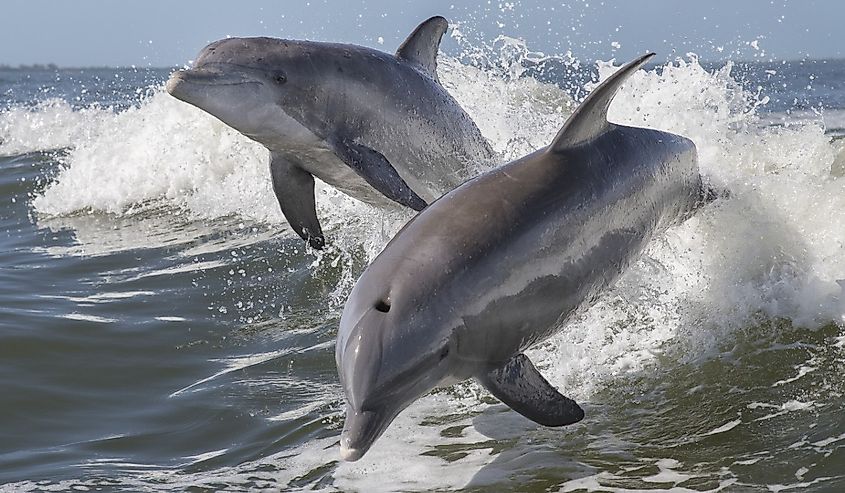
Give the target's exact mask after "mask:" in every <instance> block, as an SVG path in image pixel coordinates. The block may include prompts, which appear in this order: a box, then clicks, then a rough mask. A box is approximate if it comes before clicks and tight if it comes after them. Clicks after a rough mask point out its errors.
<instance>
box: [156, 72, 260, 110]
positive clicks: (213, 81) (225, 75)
mask: <svg viewBox="0 0 845 493" xmlns="http://www.w3.org/2000/svg"><path fill="white" fill-rule="evenodd" d="M244 84H260V82H259V81H258V79H255V78H252V77H249V76H248V75H247V74H245V73H244V72H243V70H240V69H234V70H229V67H228V66H226V65H220V64H218V65H212V66H210V67H206V66H203V67H200V68H193V69H187V70H177V71H175V72H173V74H171V76H170V78H169V79H168V80H167V85H166V86H165V88H166V89H167V92H168V93H170V95H171V96H173V97H175V98H177V99H181V100H183V101H187V102H189V103H192V100H193V99H196V97H197V96H198V95H202V96H207V95H208V91H209V89H211V88H213V87H220V86H240V85H244ZM192 104H193V103H192Z"/></svg>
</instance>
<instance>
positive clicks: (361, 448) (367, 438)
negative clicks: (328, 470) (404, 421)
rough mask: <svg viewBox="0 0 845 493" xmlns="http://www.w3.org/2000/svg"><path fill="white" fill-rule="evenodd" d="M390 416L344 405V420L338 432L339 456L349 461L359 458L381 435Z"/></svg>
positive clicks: (390, 419)
mask: <svg viewBox="0 0 845 493" xmlns="http://www.w3.org/2000/svg"><path fill="white" fill-rule="evenodd" d="M390 421H392V417H391V416H385V414H384V413H382V412H376V411H356V410H355V409H354V408H353V407H352V406H350V405H347V406H346V421H345V422H344V424H343V432H342V433H341V434H340V457H341V458H342V459H343V460H345V461H349V462H354V461H356V460H358V459H360V458H361V457H362V456H363V455H364V454H365V453H367V451H368V450H369V449H370V447H371V446H372V445H373V443H374V442H375V441H376V439H378V437H380V436H381V434H382V433H383V432H384V430H385V428H387V425H388V424H389V423H390Z"/></svg>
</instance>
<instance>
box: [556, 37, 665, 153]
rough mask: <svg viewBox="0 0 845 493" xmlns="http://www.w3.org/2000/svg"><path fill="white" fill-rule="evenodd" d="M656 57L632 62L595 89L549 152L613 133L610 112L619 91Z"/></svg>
mask: <svg viewBox="0 0 845 493" xmlns="http://www.w3.org/2000/svg"><path fill="white" fill-rule="evenodd" d="M653 56H654V53H649V54H647V55H643V56H641V57H639V58H637V59H636V60H634V61H632V62H628V63H627V64H625V65H623V66H622V68H620V69H619V70H617V71H616V73H614V74H613V75H611V76H610V77H608V78H607V80H605V81H604V82H602V83H601V84H600V85H599V86H598V87H597V88H595V89H593V92H591V93H590V95H589V96H587V98H586V99H584V102H583V103H581V105H580V106H578V108H576V109H575V111H574V112H573V113H572V115H570V116H569V118H568V119H567V120H566V123H564V124H563V128H561V129H560V131H559V132H558V133H557V135H556V136H555V138H554V140H552V143H551V145H549V149H550V150H552V151H563V150H566V149H569V148H572V147H578V146H580V145H583V144H585V143H587V142H589V141H591V140H593V139H595V138H596V137H598V136H600V135H602V134H603V133H605V132H607V131H608V130H610V129H611V128H612V127H611V124H610V123H608V121H607V110H608V108H610V102H611V101H613V97H614V96H616V92H617V91H618V90H619V88H620V87H622V84H623V83H625V81H626V80H628V77H630V76H631V74H633V73H634V72H636V71H637V69H639V68H640V67H642V66H643V64H645V63H646V62H647V61H649V59H651V57H653Z"/></svg>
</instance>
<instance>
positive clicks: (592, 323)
mask: <svg viewBox="0 0 845 493" xmlns="http://www.w3.org/2000/svg"><path fill="white" fill-rule="evenodd" d="M622 61H624V60H620V62H622ZM613 67H614V64H613V63H611V62H599V63H589V62H586V61H578V60H573V59H571V57H567V56H562V57H546V56H538V55H537V54H534V53H531V52H530V50H529V49H528V48H527V47H526V46H525V45H524V44H523V43H520V42H518V41H516V40H512V39H508V38H500V39H498V40H496V41H495V42H493V43H491V44H490V45H489V46H488V47H487V48H485V49H483V50H481V49H478V50H474V49H466V50H465V51H464V52H463V53H462V54H461V56H458V57H444V59H443V60H442V61H441V64H440V69H439V70H440V78H441V80H442V81H443V83H444V84H445V85H446V86H447V87H448V89H449V90H450V91H451V92H452V93H453V94H454V95H455V97H456V98H457V99H458V100H459V101H460V102H461V103H462V104H463V105H464V107H465V108H466V109H467V111H468V112H469V113H470V114H471V115H472V116H473V117H474V118H475V119H476V121H477V122H478V124H479V127H480V128H481V130H482V132H483V133H484V135H485V136H486V137H487V138H488V139H490V141H491V142H492V144H493V145H494V148H495V149H496V150H497V152H499V153H500V154H501V160H502V161H503V162H504V161H506V160H510V159H513V158H515V157H519V156H521V155H524V154H526V153H528V152H530V151H532V150H534V149H537V148H539V147H542V146H545V145H546V144H547V143H548V142H549V141H550V139H551V138H552V136H553V135H554V134H555V133H556V132H557V130H558V129H559V127H560V126H561V125H562V123H563V122H564V121H565V119H566V117H567V116H568V115H569V114H570V113H571V111H572V109H573V108H574V106H575V105H576V104H577V101H579V100H580V99H582V98H583V97H584V95H585V94H586V93H587V91H589V90H590V89H591V88H592V87H593V86H594V85H595V81H596V80H597V77H606V76H607V75H608V74H610V73H611V71H612V70H613ZM168 73H169V70H168V69H161V70H159V69H144V70H141V69H139V70H134V69H86V70H2V71H0V224H2V227H0V484H2V485H4V486H3V489H5V490H11V491H56V490H72V489H73V490H83V491H85V490H109V491H114V490H125V491H184V490H190V491H216V490H228V491H242V490H259V489H265V488H266V489H271V490H279V489H282V490H309V491H312V490H316V491H362V492H371V491H431V490H436V491H452V490H458V489H466V490H469V491H505V490H518V491H564V492H568V491H614V492H640V491H652V490H654V491H675V492H693V491H694V492H698V491H711V492H712V491H774V492H779V491H815V492H822V491H824V492H827V491H845V419H843V417H845V379H843V374H845V291H844V290H845V150H843V149H845V140H842V139H840V136H842V135H843V134H845V61H808V62H780V61H776V62H765V63H764V62H756V63H753V64H741V63H719V64H703V63H701V62H699V61H698V60H697V59H696V58H695V57H694V56H687V57H685V58H681V59H677V60H674V61H672V62H670V63H665V64H658V65H652V66H649V67H648V68H647V70H644V71H640V72H638V73H637V74H635V76H634V77H633V78H632V79H631V81H630V82H629V83H628V84H627V85H626V86H625V87H624V88H623V90H622V91H621V93H620V94H619V96H618V97H617V98H616V100H615V102H614V103H613V106H612V107H611V111H610V118H611V120H613V121H616V122H620V123H626V124H632V125H641V126H648V127H654V128H659V129H662V130H667V131H672V132H676V133H680V134H683V135H685V136H688V137H690V138H691V139H693V140H694V141H695V143H696V145H697V146H698V149H699V155H700V162H701V169H702V173H703V175H704V176H705V177H706V179H707V180H708V181H709V182H710V183H712V184H713V185H714V186H716V187H719V188H722V189H725V190H728V191H729V192H730V195H729V197H728V198H723V199H720V200H717V201H716V202H713V203H712V204H710V205H708V206H707V207H705V208H704V209H703V210H701V211H700V212H699V213H698V214H697V215H696V216H695V217H693V218H691V219H690V220H689V221H687V222H686V223H685V224H683V225H681V226H679V227H676V228H674V229H672V230H670V231H669V232H668V233H667V234H666V235H665V237H663V238H661V239H660V240H659V241H656V242H654V244H652V245H651V247H650V248H649V250H648V251H647V253H646V255H644V256H643V258H642V259H641V260H640V261H639V262H637V263H636V264H635V265H633V266H632V267H631V268H630V270H629V271H628V272H627V273H626V274H625V275H624V276H623V277H622V279H621V280H620V281H619V282H618V283H617V285H616V286H615V287H614V288H612V289H611V290H609V291H608V292H606V293H605V295H604V296H603V297H602V298H601V299H600V300H599V302H598V303H597V304H596V305H595V306H594V307H592V308H591V309H590V310H589V311H587V312H586V313H585V314H584V315H583V316H581V317H580V318H579V319H578V320H577V321H576V322H575V323H572V324H570V325H569V326H567V327H566V328H564V330H562V331H561V332H560V334H559V335H558V336H556V337H555V338H553V339H552V340H550V341H547V342H545V343H543V344H541V345H540V346H538V347H536V348H534V349H533V350H532V351H530V356H531V357H532V359H533V360H534V361H535V362H537V364H538V366H539V367H540V368H541V369H542V371H543V373H544V374H545V375H546V376H547V377H548V379H549V380H550V381H551V382H552V383H553V384H555V385H556V386H558V387H559V388H560V389H561V390H562V391H563V392H564V393H565V394H567V395H569V396H571V397H573V398H575V399H576V400H577V401H578V402H580V403H581V404H582V406H583V407H584V408H585V410H586V414H587V417H586V418H585V419H584V420H583V421H582V422H581V423H578V424H576V425H573V426H570V427H566V428H561V429H548V428H543V427H540V426H537V425H535V424H533V423H531V422H530V421H528V420H526V419H524V418H522V417H521V416H519V415H518V414H516V413H514V412H512V411H510V410H509V409H508V408H506V407H504V406H503V405H501V404H499V403H497V402H496V401H495V400H494V399H492V398H490V397H489V395H488V394H487V393H486V391H485V390H484V389H483V388H481V387H480V386H478V385H477V384H475V383H473V382H465V383H462V384H459V385H457V386H455V387H452V388H449V389H443V390H439V391H435V392H434V393H432V394H430V395H428V396H426V397H424V398H423V399H421V400H419V401H418V402H416V403H415V404H413V405H412V406H411V407H410V408H409V409H407V410H406V411H405V412H403V413H402V414H401V415H400V416H399V417H398V418H397V419H396V421H395V422H394V423H393V425H392V426H391V427H390V428H389V429H388V431H387V432H386V433H385V435H384V436H383V437H382V438H381V439H380V440H379V441H378V442H377V443H376V445H375V446H374V447H373V449H372V450H371V451H370V452H369V453H368V454H367V455H366V456H365V457H364V458H363V459H362V460H361V461H359V462H356V463H344V462H341V461H340V458H339V451H338V437H339V434H340V430H341V428H342V423H343V406H342V403H343V395H342V391H341V388H340V386H339V384H338V380H337V374H336V370H335V363H334V340H335V335H336V330H337V325H338V322H339V319H340V313H341V309H342V306H343V303H344V301H345V297H346V295H347V294H348V293H349V291H350V289H351V287H352V285H353V283H354V281H355V279H356V277H357V276H358V275H359V274H360V272H361V271H362V270H363V268H364V267H365V266H366V264H367V262H368V260H369V259H372V258H373V257H374V256H375V255H376V254H377V253H378V252H379V251H380V249H381V248H382V247H383V246H384V245H385V244H386V242H387V241H388V240H389V238H390V237H391V235H392V234H393V233H394V232H395V231H397V230H398V228H400V227H401V225H402V224H403V223H404V222H405V221H407V220H408V219H409V218H410V217H411V215H410V213H396V212H393V213H386V212H384V211H381V210H379V209H375V208H372V207H369V206H367V205H365V204H362V203H360V202H357V201H355V200H353V199H350V198H348V197H346V196H344V195H342V194H340V193H338V192H336V191H334V190H333V189H331V188H328V187H324V186H322V185H319V184H318V193H317V196H318V213H319V215H320V217H321V218H322V220H323V223H324V229H325V230H326V233H327V237H328V239H329V241H330V246H329V248H327V249H326V250H325V251H324V252H315V251H313V250H308V249H306V248H304V246H303V243H302V242H301V241H300V240H299V238H298V237H296V236H295V234H293V233H292V232H291V231H290V229H289V228H288V227H287V225H286V223H285V222H284V219H283V218H282V216H281V214H280V212H279V210H278V205H277V204H276V201H275V198H274V197H273V193H272V190H271V187H270V181H269V173H268V171H267V166H268V165H267V161H268V156H267V152H266V151H265V150H264V149H263V148H262V147H260V146H259V145H257V144H255V143H253V142H251V141H249V140H247V139H245V138H244V137H242V136H240V135H239V134H238V133H237V132H235V131H233V130H231V129H229V128H227V127H226V126H224V125H223V124H222V123H220V122H218V121H216V120H215V119H214V118H212V117H210V116H208V115H206V114H204V113H203V112H201V111H199V110H197V109H195V108H193V107H191V106H188V105H186V104H184V103H181V102H179V101H177V100H175V99H173V98H171V97H170V96H168V95H167V94H166V93H165V92H164V91H163V82H164V80H166V78H167V76H168Z"/></svg>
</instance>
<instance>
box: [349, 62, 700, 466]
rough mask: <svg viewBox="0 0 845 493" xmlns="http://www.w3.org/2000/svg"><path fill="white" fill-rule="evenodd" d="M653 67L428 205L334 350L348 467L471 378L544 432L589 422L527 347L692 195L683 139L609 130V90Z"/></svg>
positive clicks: (684, 211)
mask: <svg viewBox="0 0 845 493" xmlns="http://www.w3.org/2000/svg"><path fill="white" fill-rule="evenodd" d="M650 57H651V55H647V56H644V57H642V58H640V59H638V60H636V61H634V62H631V63H629V64H628V65H626V66H624V67H623V68H621V69H620V70H619V71H618V72H617V73H616V74H614V75H613V76H612V77H610V78H609V79H608V80H606V81H605V82H604V83H603V84H602V85H601V86H600V87H598V88H597V89H596V90H594V91H593V92H592V93H591V94H590V95H589V96H588V97H587V99H586V100H585V101H584V103H583V104H582V105H581V106H580V107H579V108H578V109H577V110H576V111H575V113H574V114H573V115H572V116H571V117H570V118H569V120H568V121H567V122H566V124H565V125H564V127H563V128H562V129H561V131H560V132H559V133H558V135H557V136H556V137H555V139H554V141H553V142H552V144H551V145H550V146H549V147H547V148H545V149H541V150H539V151H537V152H534V153H533V154H530V155H528V156H525V157H523V158H521V159H518V160H516V161H513V162H511V163H508V164H506V165H504V166H502V167H500V168H498V169H495V170H493V171H490V172H488V173H486V174H483V175H481V176H479V177H477V178H475V179H473V180H471V181H469V182H467V183H465V184H463V185H462V186H460V187H458V188H457V189H456V190H454V191H452V192H450V193H448V194H446V195H445V196H443V197H442V198H440V199H439V200H437V201H436V202H434V203H433V204H431V205H430V206H429V207H428V208H426V209H425V210H424V211H423V212H421V213H420V214H419V215H418V216H416V217H415V218H413V219H412V220H411V221H410V222H409V223H408V224H407V225H406V226H405V227H404V228H403V229H402V230H401V231H400V232H399V233H398V234H397V235H396V236H395V237H394V238H393V239H392V240H391V241H390V243H388V245H387V246H386V247H385V249H384V251H382V252H381V254H380V255H379V256H378V257H377V258H376V259H375V260H374V261H373V262H372V264H371V265H370V266H369V267H367V269H366V270H365V271H364V273H363V274H362V275H361V278H360V279H359V280H358V282H357V284H356V285H355V287H354V289H353V290H352V293H351V294H350V297H349V300H348V301H347V303H346V306H345V307H344V311H343V315H342V318H341V321H340V331H339V334H338V340H337V348H336V359H337V366H338V371H339V374H340V380H341V382H342V384H343V388H344V391H345V394H346V402H347V407H346V422H345V425H344V428H343V433H342V435H341V455H342V457H343V458H344V459H346V460H357V459H358V458H360V457H361V456H362V455H363V454H364V453H365V452H366V451H367V450H368V449H369V447H370V446H371V445H372V443H373V442H374V441H375V440H376V439H377V438H378V437H379V436H380V435H381V433H382V432H383V431H384V430H385V429H386V428H387V426H388V425H389V424H390V423H391V421H392V420H393V419H394V418H395V416H396V415H397V414H398V413H399V412H400V411H402V410H403V409H404V408H405V407H407V406H408V405H409V404H410V403H411V402H413V401H414V400H416V399H417V398H419V397H421V396H422V395H424V394H425V393H427V392H429V391H430V390H431V389H433V388H435V387H437V386H442V385H448V384H450V383H453V382H456V381H460V380H463V379H466V378H469V377H475V378H477V379H478V380H479V381H480V382H481V383H482V384H483V385H484V386H486V387H487V389H489V390H490V392H491V393H492V394H493V395H495V396H496V397H498V398H499V399H500V400H502V401H503V402H504V403H505V404H507V405H509V406H510V407H511V408H513V409H514V410H515V411H517V412H519V413H521V414H523V415H524V416H526V417H528V418H529V419H532V420H534V421H536V422H538V423H541V424H544V425H547V426H562V425H566V424H571V423H575V422H577V421H579V420H581V419H582V418H583V416H584V412H583V410H582V409H581V408H580V407H579V406H578V404H576V403H575V401H573V400H571V399H569V398H567V397H564V396H563V395H561V394H560V393H559V392H558V391H557V390H555V389H554V388H553V387H552V386H551V385H550V384H549V383H548V382H547V381H546V380H545V379H544V378H543V377H542V376H541V375H540V374H539V373H538V372H537V370H536V369H535V368H534V366H533V365H532V364H531V361H529V360H528V358H526V357H525V356H524V354H523V351H525V350H526V349H528V348H529V347H531V346H533V345H534V344H536V343H538V342H540V341H543V340H544V339H546V338H548V337H550V336H551V335H553V334H554V333H556V332H557V331H558V330H560V329H561V328H562V326H563V325H564V324H565V323H566V322H567V321H568V320H570V319H571V318H572V317H573V315H574V314H575V313H577V312H578V310H579V309H582V308H585V307H588V306H589V305H590V304H591V303H592V302H593V301H594V300H595V299H596V298H597V297H598V296H599V294H600V293H601V292H602V290H604V289H605V288H607V287H608V286H609V285H610V284H611V283H613V282H614V281H615V280H616V278H617V277H618V276H619V275H620V274H621V273H622V272H623V271H624V270H625V268H626V266H627V265H628V264H629V263H630V262H631V261H632V260H634V259H636V258H637V256H638V255H639V254H640V253H641V252H642V250H643V248H644V247H645V246H646V245H647V244H648V242H649V241H650V240H651V239H652V238H654V236H655V235H658V234H660V233H661V232H663V231H664V230H665V229H666V228H668V227H669V226H670V225H673V224H676V223H678V222H679V221H681V220H683V219H684V218H685V217H686V216H687V215H689V214H690V213H691V211H693V209H694V208H695V207H696V205H697V203H698V201H699V200H700V197H701V190H702V186H701V178H700V176H699V172H698V164H697V157H696V149H695V145H694V144H693V143H692V142H691V141H690V140H688V139H686V138H684V137H680V136H678V135H673V134H670V133H666V132H660V131H657V130H649V129H644V128H634V127H625V126H621V125H615V124H611V123H608V122H607V119H606V115H607V108H608V106H609V105H610V101H611V99H612V98H613V96H614V95H615V93H616V91H617V89H618V88H619V87H620V85H621V84H622V83H623V81H624V80H625V79H626V78H627V77H628V76H629V75H630V74H632V73H633V72H634V71H636V70H637V69H638V68H639V67H640V66H641V65H642V64H643V63H645V62H646V61H647V60H648V58H650Z"/></svg>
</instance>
